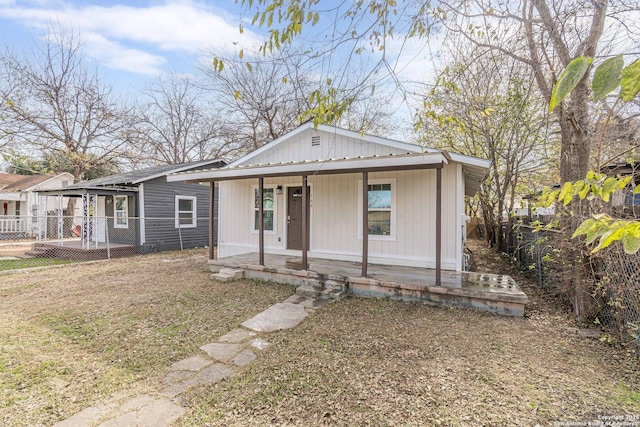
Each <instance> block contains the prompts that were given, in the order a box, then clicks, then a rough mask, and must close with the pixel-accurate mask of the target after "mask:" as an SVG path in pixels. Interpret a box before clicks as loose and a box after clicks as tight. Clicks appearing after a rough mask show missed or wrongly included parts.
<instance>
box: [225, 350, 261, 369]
mask: <svg viewBox="0 0 640 427" xmlns="http://www.w3.org/2000/svg"><path fill="white" fill-rule="evenodd" d="M255 358H256V354H255V353H254V352H253V351H251V350H242V351H241V352H240V353H238V354H237V356H236V357H234V358H233V359H231V361H232V362H233V363H234V364H236V365H237V366H240V367H241V368H242V367H243V366H247V365H248V364H249V363H251V362H253V361H254V360H255Z"/></svg>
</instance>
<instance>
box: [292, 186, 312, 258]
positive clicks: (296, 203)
mask: <svg viewBox="0 0 640 427" xmlns="http://www.w3.org/2000/svg"><path fill="white" fill-rule="evenodd" d="M307 194H311V192H310V191H309V187H307ZM307 203H308V202H307ZM308 206H309V205H307V212H309V209H308ZM308 217H309V216H308V215H307V218H308ZM287 249H298V250H302V187H289V188H287Z"/></svg>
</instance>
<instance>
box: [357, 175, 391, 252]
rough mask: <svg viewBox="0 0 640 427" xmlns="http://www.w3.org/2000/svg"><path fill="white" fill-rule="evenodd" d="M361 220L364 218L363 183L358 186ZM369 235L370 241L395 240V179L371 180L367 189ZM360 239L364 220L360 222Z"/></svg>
mask: <svg viewBox="0 0 640 427" xmlns="http://www.w3.org/2000/svg"><path fill="white" fill-rule="evenodd" d="M358 187H359V189H358V207H359V212H360V215H359V218H362V181H360V183H359V185H358ZM367 189H368V191H367V198H368V199H369V200H368V202H369V203H368V206H369V209H368V215H367V223H368V226H367V234H368V235H369V239H370V240H377V239H379V240H387V239H391V240H393V239H395V234H396V233H395V230H396V194H395V191H396V190H395V179H371V180H369V183H368V187H367ZM358 238H359V239H361V238H362V220H358Z"/></svg>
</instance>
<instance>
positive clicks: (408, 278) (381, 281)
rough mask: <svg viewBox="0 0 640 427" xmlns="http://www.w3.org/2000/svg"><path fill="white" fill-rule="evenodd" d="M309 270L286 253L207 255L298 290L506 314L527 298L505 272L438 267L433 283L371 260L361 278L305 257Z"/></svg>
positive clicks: (222, 265) (515, 312)
mask: <svg viewBox="0 0 640 427" xmlns="http://www.w3.org/2000/svg"><path fill="white" fill-rule="evenodd" d="M308 262H309V267H308V270H302V269H301V268H300V267H299V266H300V260H299V259H297V258H292V257H290V256H285V255H273V254H264V266H263V265H260V260H259V255H258V254H257V253H249V254H242V255H236V256H231V257H226V258H221V259H217V260H209V268H210V270H211V271H212V272H214V273H218V272H219V271H220V270H223V269H230V270H233V271H236V272H238V271H240V270H241V271H242V272H243V275H244V277H245V278H248V279H259V280H268V281H274V282H279V283H288V284H291V285H295V286H298V293H307V294H308V293H315V294H316V296H320V297H322V296H323V293H324V295H326V297H329V298H330V297H340V296H343V295H354V296H362V297H374V298H390V299H396V300H403V301H423V302H427V303H432V304H438V305H447V306H454V307H460V308H473V309H477V310H482V311H489V312H492V313H495V314H501V315H506V316H523V315H524V307H525V305H526V304H528V302H529V299H528V298H527V296H526V295H525V294H524V292H522V291H521V290H520V288H519V287H518V285H517V283H516V282H515V281H514V280H513V279H512V278H511V277H509V276H505V275H497V274H486V273H476V272H455V271H442V272H441V283H440V285H439V286H437V285H436V277H437V275H436V271H435V270H433V269H428V268H419V267H405V266H391V265H378V264H369V266H368V270H367V277H361V264H360V263H356V262H348V261H337V260H328V259H320V258H309V260H308Z"/></svg>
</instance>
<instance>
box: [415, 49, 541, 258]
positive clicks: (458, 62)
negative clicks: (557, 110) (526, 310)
mask: <svg viewBox="0 0 640 427" xmlns="http://www.w3.org/2000/svg"><path fill="white" fill-rule="evenodd" d="M449 45H450V48H451V49H450V50H451V52H452V59H451V62H450V63H448V64H446V67H445V69H444V70H443V71H442V73H441V74H440V75H439V78H438V84H437V85H436V86H435V87H433V88H432V89H431V90H429V91H428V95H427V96H426V98H425V110H424V112H423V113H422V120H421V123H422V127H421V131H420V135H421V138H420V139H421V142H424V143H426V144H429V145H430V146H433V147H436V148H442V149H446V150H452V151H455V152H459V153H462V154H467V155H471V156H476V157H482V158H486V159H489V160H491V170H490V172H489V174H488V176H487V178H486V179H485V181H484V182H483V185H482V187H481V189H480V191H479V192H478V195H477V196H478V198H479V201H480V205H481V207H482V215H483V219H484V225H485V230H486V233H485V237H486V239H487V241H488V242H490V243H491V244H492V245H496V246H497V247H498V248H501V249H504V243H505V242H503V241H502V239H503V237H505V236H503V233H502V232H501V227H502V225H503V218H504V217H505V216H506V217H507V227H506V231H507V233H506V237H507V239H508V237H509V235H510V234H511V229H512V225H513V224H512V217H511V216H509V215H508V214H509V213H510V212H512V211H513V210H514V207H515V203H516V200H517V199H518V197H517V196H518V194H517V192H518V190H519V189H520V187H521V186H522V183H523V182H524V181H526V176H531V175H532V174H535V173H536V172H537V171H540V170H544V171H548V170H549V169H550V168H549V167H548V159H547V157H546V155H545V153H546V151H547V147H546V146H547V145H548V144H550V140H552V138H551V137H550V133H549V126H548V121H547V115H546V114H545V111H546V108H545V102H544V100H543V99H541V97H540V96H539V94H538V92H537V91H536V90H534V86H535V83H534V82H533V76H532V75H531V74H530V73H529V74H528V73H527V72H526V70H525V71H523V70H522V64H520V63H519V62H518V61H515V60H513V58H511V57H510V56H508V55H504V54H501V53H499V52H496V51H494V50H491V49H486V48H481V47H477V46H476V45H474V44H470V43H468V42H465V41H464V40H462V41H461V40H459V39H455V38H454V39H453V40H451V41H450V43H449ZM551 175H552V177H551V179H552V180H553V174H551Z"/></svg>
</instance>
